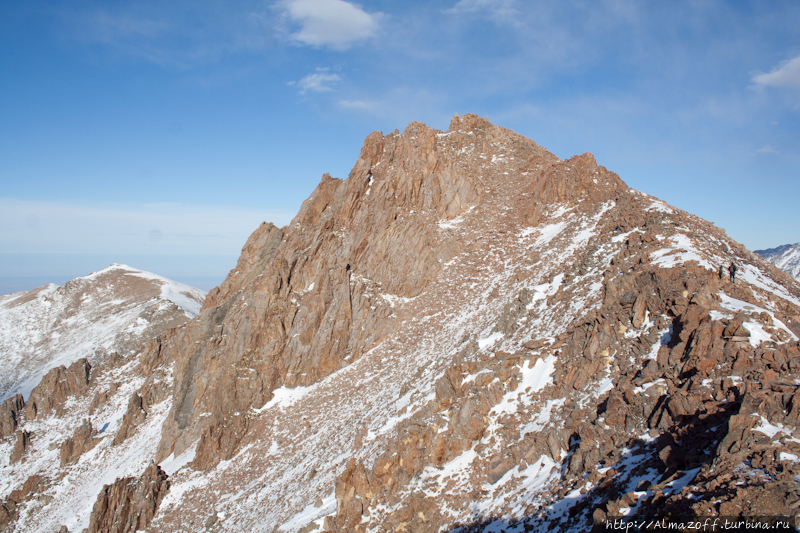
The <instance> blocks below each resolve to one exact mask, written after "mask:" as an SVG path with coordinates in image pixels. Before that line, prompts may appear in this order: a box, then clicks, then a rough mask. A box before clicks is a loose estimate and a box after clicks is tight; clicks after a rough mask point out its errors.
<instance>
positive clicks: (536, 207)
mask: <svg viewBox="0 0 800 533" xmlns="http://www.w3.org/2000/svg"><path fill="white" fill-rule="evenodd" d="M731 260H735V261H736V262H737V263H738V264H739V265H740V277H741V279H742V280H744V283H741V282H740V284H739V285H734V284H729V283H726V282H725V281H720V280H719V279H717V277H716V266H717V265H719V264H727V263H729V262H730V261H731ZM237 270H238V272H233V273H232V274H231V276H229V278H228V280H226V282H225V283H224V284H223V286H222V287H221V288H220V291H219V292H218V293H212V295H210V297H209V300H208V301H207V304H208V305H213V307H209V308H207V309H206V310H205V311H204V313H202V314H201V315H200V316H199V317H198V319H197V320H196V321H195V322H193V323H192V324H190V325H188V326H187V328H186V329H185V330H184V331H182V332H181V336H182V337H183V338H181V337H174V338H172V339H170V340H169V341H168V344H169V348H168V353H174V354H175V355H174V357H175V359H176V386H175V389H174V393H173V401H174V403H173V409H172V412H171V414H170V415H169V417H168V421H167V424H166V425H165V431H164V433H163V434H162V435H163V436H162V444H161V450H160V452H159V459H161V458H163V457H164V456H165V455H167V454H168V453H174V454H175V455H181V454H184V455H183V456H184V457H188V458H193V462H192V463H191V465H192V466H193V467H194V469H184V470H181V471H179V472H178V473H177V474H176V475H175V476H174V477H173V478H172V481H173V487H174V492H172V493H171V494H170V495H168V496H167V497H166V498H165V500H164V503H163V504H162V510H161V511H160V513H159V515H157V517H156V519H155V521H154V522H153V524H152V526H151V527H152V528H154V530H156V531H170V530H172V529H173V528H175V527H178V524H181V526H182V527H186V528H188V529H189V530H200V528H201V527H202V526H203V524H204V523H205V521H206V520H207V519H209V520H216V519H217V518H215V517H219V522H218V524H219V525H218V526H217V527H219V528H221V529H222V530H256V531H258V530H264V531H269V530H272V528H274V527H276V526H281V527H282V528H283V529H285V530H299V529H301V528H306V529H307V528H308V527H311V526H312V525H313V523H312V522H310V521H311V520H312V519H318V520H319V521H318V522H316V523H317V524H318V525H319V526H320V527H321V524H322V522H321V518H322V517H325V516H328V518H327V519H326V520H327V521H326V529H327V530H342V531H352V530H359V529H360V528H364V527H368V528H370V529H371V530H379V529H380V528H394V529H396V530H397V528H401V529H400V530H402V529H403V528H407V529H408V530H411V531H416V530H436V529H440V528H446V527H451V526H453V525H455V524H458V523H460V522H461V523H465V522H470V521H478V522H480V521H482V520H488V522H487V523H492V521H493V520H495V518H493V517H501V518H499V519H500V520H510V519H514V520H522V519H524V517H525V516H527V515H529V514H540V513H542V512H544V510H547V509H550V511H547V512H548V513H549V512H552V513H553V517H552V520H556V521H558V520H561V518H562V515H561V514H559V513H560V512H561V511H565V510H567V509H568V508H569V507H570V506H571V504H570V502H574V503H578V501H579V500H580V498H578V497H577V496H575V495H572V494H573V493H572V492H571V491H570V490H568V488H569V487H570V486H574V485H573V484H574V483H576V480H580V479H581V476H582V475H583V474H584V472H589V471H590V470H591V469H592V465H593V464H594V461H598V462H599V461H601V459H602V462H603V463H604V464H606V467H605V468H608V467H609V466H611V465H612V464H616V463H618V462H620V461H623V462H624V461H628V462H629V463H630V462H631V459H630V458H629V457H627V456H624V455H623V456H621V455H620V454H619V453H617V454H616V455H615V454H614V452H613V450H619V449H623V450H624V449H625V448H624V447H623V448H618V447H617V446H614V444H624V443H625V442H626V441H625V440H623V441H621V442H619V443H617V439H618V438H619V437H620V436H622V435H625V434H626V433H622V434H618V435H613V436H612V435H609V434H608V433H607V431H605V430H603V431H602V432H601V433H604V434H603V435H598V434H597V432H595V434H594V435H593V436H591V438H590V435H589V434H588V433H586V431H583V430H582V429H581V428H583V426H584V425H585V426H586V427H587V428H594V427H597V426H598V425H599V426H600V428H601V429H602V428H604V427H605V426H604V425H603V424H604V417H602V416H598V413H601V412H603V409H602V408H601V406H602V405H607V404H608V403H609V402H610V399H609V398H610V394H622V393H621V392H620V390H631V391H633V390H637V387H639V386H640V385H638V384H637V385H634V384H633V381H634V380H636V379H637V378H636V376H637V375H638V373H639V372H640V371H641V368H642V367H643V366H644V365H646V364H647V365H648V368H650V374H651V375H652V380H651V381H648V382H647V383H643V384H642V385H641V388H642V389H644V390H645V391H646V390H651V389H652V387H649V386H648V383H655V384H656V388H655V389H652V390H651V392H656V391H658V392H659V394H671V393H672V391H674V390H682V389H681V387H686V386H689V385H690V383H689V382H688V381H686V379H687V378H686V377H685V376H683V374H682V373H681V372H680V371H676V370H675V368H674V367H675V365H677V364H678V363H681V364H682V365H684V364H686V363H685V362H683V361H682V360H683V359H684V358H687V359H688V358H691V354H685V353H682V352H680V350H681V349H685V348H686V341H685V340H683V339H681V340H680V341H678V339H680V337H678V336H676V337H675V340H674V341H673V340H669V339H671V337H669V336H667V333H668V332H669V331H670V327H672V328H677V327H678V325H679V324H682V323H683V322H681V320H682V318H681V317H683V316H684V314H686V313H688V312H689V311H690V310H692V312H695V311H694V309H696V306H699V305H700V303H699V302H702V303H703V304H705V307H703V309H705V311H704V312H705V313H707V316H706V315H703V316H704V317H706V320H707V321H709V320H711V321H716V323H718V324H724V326H723V328H722V329H723V330H724V329H725V328H726V327H728V326H730V323H731V321H734V320H738V318H737V317H739V315H738V314H737V312H738V311H744V312H745V313H746V314H747V318H744V319H742V321H741V324H740V325H742V327H743V328H744V329H745V330H747V331H750V329H752V330H753V331H755V332H757V333H758V337H757V338H758V341H757V342H756V341H754V344H756V345H760V344H761V342H762V340H763V341H768V342H775V343H785V342H796V341H797V337H796V332H792V327H795V328H796V326H795V324H796V320H797V319H796V318H790V317H796V316H797V307H796V306H797V305H798V304H800V299H798V286H797V284H796V283H793V282H792V281H791V280H790V279H788V278H787V277H786V276H785V275H782V274H781V273H780V272H778V271H776V270H775V269H773V268H771V267H770V266H768V265H767V264H766V263H765V262H764V261H763V260H761V259H760V258H758V257H757V256H754V255H752V254H750V253H749V252H748V251H747V250H745V249H744V248H743V247H742V246H741V245H739V244H737V243H735V242H733V241H731V240H730V239H729V238H727V237H726V236H725V235H724V232H722V231H721V230H718V229H717V228H715V227H714V226H713V225H712V224H710V223H708V222H705V221H702V220H700V219H698V218H696V217H693V216H691V215H688V214H686V213H683V212H680V211H679V210H677V209H674V208H672V207H670V206H668V205H666V204H664V203H663V202H660V201H658V200H656V199H654V198H651V197H648V196H647V195H644V194H641V193H638V192H636V191H631V190H629V189H628V188H627V187H626V186H625V185H624V183H623V182H622V181H621V180H619V178H618V177H617V176H616V175H614V174H613V173H611V172H609V171H607V170H606V169H604V168H602V167H599V166H597V165H596V163H595V162H594V159H593V158H592V157H591V156H590V155H583V156H579V157H575V158H572V159H570V160H567V161H560V160H558V158H556V157H555V156H553V155H552V154H549V153H548V152H547V151H545V150H543V149H542V148H540V147H538V146H537V145H535V143H533V142H532V141H530V140H528V139H524V138H522V137H520V136H518V135H516V134H514V133H513V132H509V131H508V130H504V129H502V128H499V127H496V126H493V125H491V124H489V123H488V122H486V121H484V120H482V119H479V118H477V117H474V116H469V115H467V116H464V117H456V118H455V119H454V120H453V123H452V124H451V127H450V129H449V130H448V131H447V132H444V133H441V132H437V131H435V130H431V129H429V128H427V127H425V126H424V125H421V124H416V123H414V124H411V125H409V127H408V128H407V129H406V131H405V132H404V133H402V134H398V133H397V132H395V133H393V134H390V135H387V136H382V135H378V134H373V135H371V136H370V137H368V139H367V140H366V141H365V144H364V147H363V149H362V152H361V156H360V157H359V160H358V161H357V163H356V165H355V167H354V169H353V171H352V172H351V174H350V177H349V178H348V180H347V181H344V182H339V181H336V180H332V179H330V178H327V177H326V178H323V181H322V183H321V184H320V186H319V187H318V188H317V190H316V191H315V192H314V193H313V194H312V196H311V198H309V200H307V201H306V203H304V205H303V208H302V209H301V211H300V213H299V214H298V216H297V217H296V218H295V220H294V221H293V223H292V224H291V225H290V226H288V227H287V228H283V229H280V230H278V229H277V228H273V227H269V226H262V228H260V229H259V231H258V232H256V234H254V235H253V237H251V240H250V241H249V242H248V245H247V246H246V247H245V250H244V253H243V257H242V260H240V265H239V267H238V268H237ZM648 279H653V280H654V281H653V282H649V283H648V282H647V280H648ZM637 284H641V285H642V287H637ZM645 289H646V290H645ZM631 297H632V299H631ZM620 302H621V303H620ZM693 305H695V307H693ZM612 307H613V314H611V313H610V311H611V309H610V308H612ZM634 308H635V309H636V312H635V313H634V314H633V315H631V314H630V310H632V309H634ZM757 309H763V311H759V312H761V313H764V316H768V318H758V317H759V316H761V315H758V314H757V313H756V314H755V315H754V314H753V312H752V310H757ZM711 317H713V319H712V318H711ZM632 320H633V321H634V322H633V323H632ZM790 320H795V322H791V321H790ZM766 322H770V323H771V324H772V325H767V323H766ZM695 325H696V324H695ZM748 328H750V329H748ZM764 328H769V331H771V333H767V329H764ZM734 329H736V328H735V327H734ZM201 331H204V332H207V333H206V334H207V335H209V336H206V337H202V334H201V333H200V332H201ZM685 332H686V333H688V332H689V329H688V327H687V329H686V331H685ZM762 332H763V333H762ZM734 337H735V336H734ZM755 338H756V336H755V335H754V339H755ZM191 339H200V343H199V346H195V347H192V348H191V349H189V347H190V344H189V341H190V340H191ZM720 339H721V340H722V342H723V343H724V342H726V341H725V340H724V339H722V337H720ZM676 342H677V344H676ZM736 342H738V341H736ZM672 344H674V346H673V345H672ZM748 346H750V348H753V349H755V346H753V345H750V344H749V343H748ZM661 348H664V350H661V352H664V351H665V350H667V349H668V350H669V352H668V353H670V354H671V353H672V351H673V350H674V352H675V355H673V356H672V357H673V359H674V361H670V358H669V357H667V361H666V362H665V363H664V364H663V368H662V367H661V365H660V364H659V363H658V362H656V363H649V364H648V362H647V361H648V360H650V358H651V357H652V358H653V359H654V360H656V361H657V358H655V354H656V353H657V352H659V350H660V349H661ZM731 349H733V348H731ZM720 350H722V351H723V352H724V353H725V354H727V353H728V352H727V351H725V350H723V349H722V348H720ZM715 353H716V352H715ZM734 353H735V352H734ZM792 353H794V352H792ZM215 354H218V355H215ZM302 354H308V355H307V356H304V355H302ZM331 356H334V357H331ZM168 357H169V356H168ZM305 357H309V359H305ZM217 361H224V362H225V364H226V365H229V366H223V365H221V364H220V363H218V362H217ZM650 364H656V365H657V366H655V367H652V368H651V367H650V366H649V365H650ZM717 366H718V367H719V368H718V369H717V370H715V371H714V374H713V375H719V376H720V377H719V380H718V381H717V383H718V384H719V386H720V387H722V383H723V378H722V376H723V375H724V374H725V372H726V370H725V369H724V365H723V364H722V362H718V364H717ZM656 369H658V370H656ZM659 372H661V373H663V372H670V373H675V375H674V376H673V375H672V374H670V376H671V378H674V379H670V378H667V377H663V376H662V375H661V374H659ZM687 372H689V371H688V368H687ZM707 376H708V374H705V375H704V376H703V379H704V380H705V379H711V380H712V382H714V379H715V378H709V377H707ZM265 378H266V379H265ZM659 380H661V381H659ZM214 382H216V383H217V384H218V385H217V386H214V387H212V386H210V385H207V386H206V388H205V389H203V388H202V387H203V384H205V383H209V384H211V383H214ZM701 382H702V380H701ZM625 383H627V384H628V385H625ZM660 383H663V385H660ZM726 383H727V382H726ZM624 386H627V387H629V389H624V388H622V389H620V387H624ZM725 390H730V387H729V388H728V389H725ZM209 391H213V395H210V394H209ZM720 392H721V393H724V391H720ZM714 394H716V393H714ZM724 394H734V393H733V392H729V393H724ZM634 396H635V394H634ZM270 397H271V398H272V399H271V400H270ZM712 397H713V394H712ZM647 398H648V400H647V402H649V403H647V406H648V407H644V406H640V405H637V407H636V408H637V409H642V411H641V414H640V415H639V417H638V418H632V419H631V420H632V422H631V423H630V427H629V428H628V430H627V431H628V432H629V433H627V434H631V433H633V434H635V435H641V434H642V433H647V432H648V431H649V430H650V429H651V428H650V424H653V423H654V424H659V423H660V424H662V425H664V426H666V427H663V428H658V427H656V428H652V429H653V430H654V431H656V432H658V433H663V434H665V435H672V434H671V433H670V431H674V432H675V435H676V436H678V433H679V429H680V428H681V427H682V426H681V424H680V421H679V422H676V423H675V424H668V419H667V417H660V416H658V413H656V415H653V413H651V412H650V409H651V408H654V407H656V406H658V407H659V408H663V405H664V402H665V401H666V400H665V399H664V398H661V397H659V396H654V397H653V398H650V397H649V395H648V396H647ZM268 400H269V401H268ZM631 401H632V402H633V403H634V404H638V403H640V401H639V400H636V399H635V397H634V398H633V399H632V400H631ZM623 403H624V405H628V404H627V403H625V402H623ZM612 404H613V402H612ZM659 412H660V411H659ZM631 416H633V415H631ZM654 416H655V417H656V418H655V419H653V417H654ZM687 416H688V415H687ZM662 419H663V422H661V420H662ZM570 420H571V421H572V422H569V421H570ZM623 420H627V418H626V417H623ZM653 420H655V422H653ZM673 425H674V426H675V427H674V428H673ZM570 427H571V428H572V429H568V428H570ZM581 435H583V437H581ZM581 438H583V441H585V442H587V443H588V442H595V443H597V442H598V441H602V446H600V447H599V448H598V449H597V452H596V453H595V455H590V456H585V453H583V452H582V453H581V454H577V455H578V457H582V459H581V462H580V463H579V462H577V460H576V461H575V462H574V465H573V466H571V468H570V469H569V470H568V472H567V473H564V468H565V466H566V465H567V464H572V463H573V460H572V458H573V457H575V456H576V453H575V452H576V450H575V448H574V447H575V446H576V445H575V443H576V442H579V441H580V440H581ZM628 439H629V440H628V442H629V443H630V444H631V445H632V443H633V442H635V439H634V438H633V437H628ZM665 439H666V437H665ZM649 440H651V441H652V440H653V439H649ZM678 440H680V439H679V438H678ZM659 442H661V441H659ZM659 445H660V446H662V447H661V448H658V449H655V450H649V451H648V453H647V454H646V456H647V457H648V458H653V457H654V458H655V460H657V461H658V460H659V459H658V458H659V453H660V451H663V449H664V447H663V443H660V444H659ZM598 446H599V445H598ZM653 446H655V444H654V445H653ZM578 449H580V448H578ZM671 449H676V447H675V446H673V447H672V448H671ZM668 451H669V450H668ZM606 452H608V453H611V456H610V457H606V455H605V454H606ZM787 453H788V452H787ZM664 455H665V456H666V455H667V454H664ZM673 455H676V456H677V455H678V453H677V452H673ZM220 461H221V462H220ZM635 466H638V467H640V468H641V469H645V471H648V470H647V468H652V469H653V471H652V473H651V474H650V475H649V477H648V479H650V481H652V483H651V484H652V485H657V484H658V483H659V482H660V481H661V478H662V477H663V476H664V475H665V474H666V477H667V478H669V477H670V476H671V475H672V474H671V473H669V472H667V469H666V466H665V464H663V461H662V462H661V463H659V465H657V466H651V465H649V464H648V465H645V464H644V463H643V462H641V461H640V462H637V463H636V464H635ZM681 466H684V468H686V469H688V466H689V465H681ZM562 473H563V475H562ZM630 475H631V476H633V474H630ZM633 478H634V479H635V476H634V477H633ZM626 479H628V478H626ZM640 481H643V479H640ZM630 483H631V481H630V480H627V481H620V484H621V485H623V486H627V485H629V484H630ZM495 487H497V488H495ZM633 488H637V487H635V486H634V487H633ZM575 490H576V491H577V489H575ZM563 491H566V492H565V493H564V492H563ZM663 492H667V493H669V491H662V493H663ZM216 494H222V495H224V496H223V497H221V498H218V497H216V496H214V495H216ZM606 499H608V498H606ZM208 509H213V510H214V512H212V513H211V515H209V514H208ZM564 516H567V515H564ZM581 516H584V515H581ZM589 516H590V517H591V513H590V514H589ZM401 526H402V527H401Z"/></svg>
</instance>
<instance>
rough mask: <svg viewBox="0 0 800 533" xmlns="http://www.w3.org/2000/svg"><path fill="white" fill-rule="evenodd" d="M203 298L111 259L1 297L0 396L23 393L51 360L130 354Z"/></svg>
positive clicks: (49, 366) (189, 314) (185, 287)
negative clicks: (64, 279)
mask: <svg viewBox="0 0 800 533" xmlns="http://www.w3.org/2000/svg"><path fill="white" fill-rule="evenodd" d="M204 298H205V293H203V292H202V291H200V290H198V289H195V288H193V287H190V286H188V285H184V284H183V283H178V282H176V281H173V280H169V279H167V278H163V277H160V276H157V275H155V274H151V273H149V272H143V271H141V270H136V269H134V268H131V267H129V266H125V265H117V264H114V265H111V266H109V267H107V268H105V269H103V270H101V271H99V272H95V273H93V274H90V275H88V276H86V277H82V278H76V279H73V280H71V281H69V282H67V283H65V284H64V285H62V286H60V287H58V286H55V285H52V284H51V285H47V286H44V287H40V288H38V289H34V290H32V291H29V292H21V293H15V294H10V295H5V296H0V400H4V399H6V398H8V397H10V396H13V395H14V394H17V393H21V394H22V395H23V396H24V397H25V398H27V397H28V394H29V393H30V391H31V389H32V388H33V387H34V386H36V384H37V383H38V382H39V381H40V380H41V378H42V376H43V375H45V374H46V373H47V372H48V371H49V370H50V369H52V368H54V367H56V366H59V365H69V364H70V363H72V362H74V361H76V360H78V359H80V358H82V357H85V358H87V359H88V360H89V362H90V363H94V362H96V361H97V360H98V359H102V358H104V357H106V356H107V355H108V354H109V353H111V352H118V353H119V354H120V355H123V356H127V355H130V354H132V353H134V352H135V351H136V350H138V349H140V348H141V346H142V345H143V342H145V341H146V340H148V339H149V338H151V337H153V336H154V335H155V334H157V333H160V332H162V331H165V329H167V328H168V327H171V326H175V325H178V324H180V323H182V322H185V321H186V319H187V318H191V317H193V316H195V315H196V314H197V313H198V312H199V311H200V308H201V306H202V304H203V300H204Z"/></svg>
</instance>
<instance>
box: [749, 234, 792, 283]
mask: <svg viewBox="0 0 800 533" xmlns="http://www.w3.org/2000/svg"><path fill="white" fill-rule="evenodd" d="M755 253H757V254H758V255H760V256H761V257H763V258H764V259H767V260H768V261H769V262H770V263H772V264H773V265H775V266H776V267H778V268H780V269H781V270H783V271H784V272H787V273H788V274H789V275H790V276H792V277H794V278H795V279H799V280H800V242H798V243H795V244H784V245H783V246H778V247H777V248H769V249H767V250H756V251H755Z"/></svg>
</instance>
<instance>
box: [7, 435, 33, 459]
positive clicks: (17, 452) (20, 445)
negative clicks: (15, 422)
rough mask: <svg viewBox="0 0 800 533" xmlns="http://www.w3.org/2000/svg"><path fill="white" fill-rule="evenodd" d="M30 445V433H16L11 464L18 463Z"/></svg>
mask: <svg viewBox="0 0 800 533" xmlns="http://www.w3.org/2000/svg"><path fill="white" fill-rule="evenodd" d="M30 444H31V433H30V432H29V431H17V433H16V439H15V440H14V449H13V450H11V462H12V463H17V462H19V461H20V460H21V459H22V456H23V455H24V454H25V451H26V450H27V449H28V447H29V446H30Z"/></svg>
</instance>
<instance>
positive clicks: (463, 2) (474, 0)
mask: <svg viewBox="0 0 800 533" xmlns="http://www.w3.org/2000/svg"><path fill="white" fill-rule="evenodd" d="M516 4H517V2H516V0H459V2H458V3H456V5H454V6H453V7H451V8H450V9H446V10H445V11H444V12H445V13H448V14H451V15H463V14H471V13H483V14H486V15H488V16H489V18H490V19H492V20H494V21H506V22H513V21H515V18H516V16H517V15H519V10H518V9H517V8H516Z"/></svg>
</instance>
